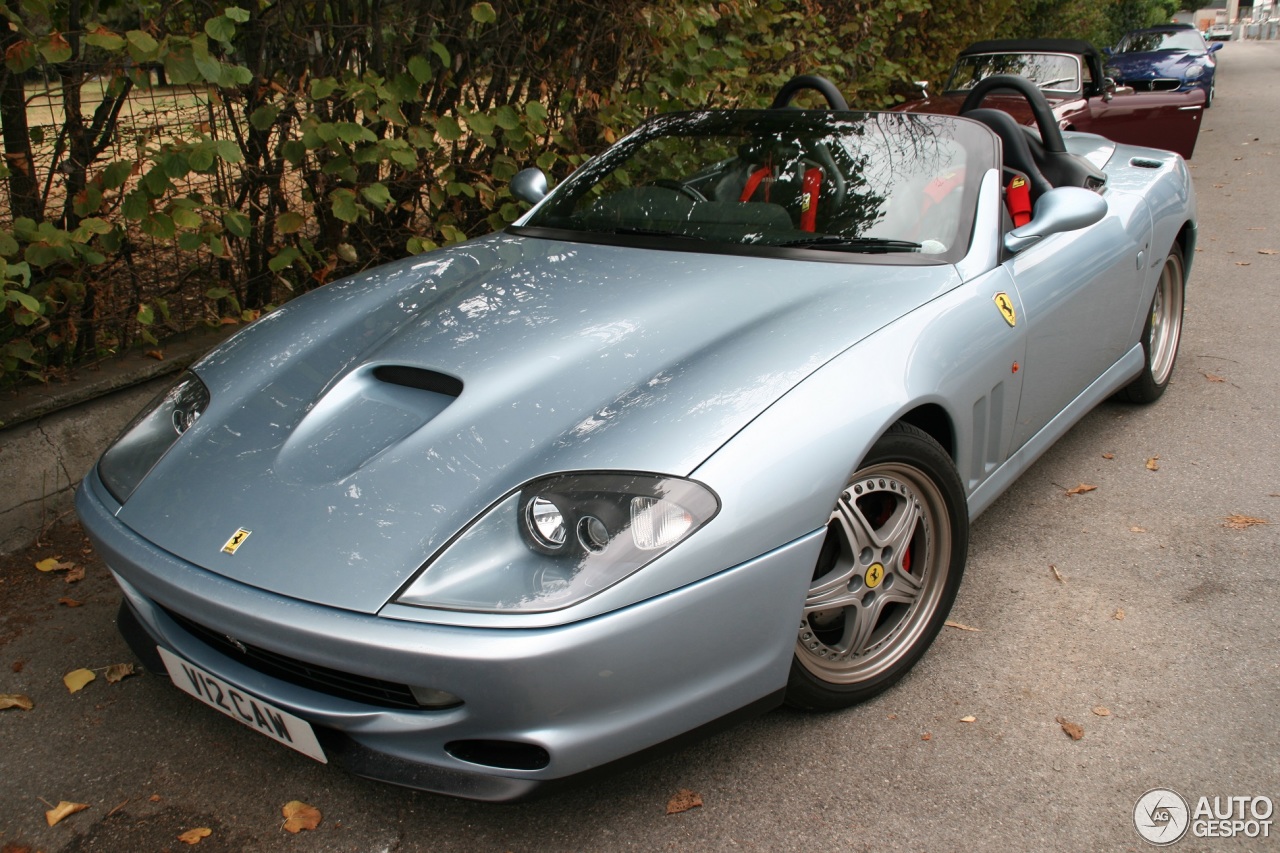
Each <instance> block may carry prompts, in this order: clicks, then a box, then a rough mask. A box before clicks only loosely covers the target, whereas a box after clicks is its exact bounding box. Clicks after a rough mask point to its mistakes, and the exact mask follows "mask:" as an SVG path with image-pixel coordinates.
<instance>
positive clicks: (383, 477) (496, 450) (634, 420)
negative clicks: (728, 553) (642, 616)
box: [118, 234, 959, 612]
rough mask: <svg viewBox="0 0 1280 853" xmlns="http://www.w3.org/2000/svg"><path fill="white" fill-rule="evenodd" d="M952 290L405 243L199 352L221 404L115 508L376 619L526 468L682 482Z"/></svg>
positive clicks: (636, 255)
mask: <svg viewBox="0 0 1280 853" xmlns="http://www.w3.org/2000/svg"><path fill="white" fill-rule="evenodd" d="M958 283H959V282H958V278H957V273H956V271H955V269H954V267H951V266H947V265H901V264H894V263H892V262H891V261H890V262H888V263H884V264H876V263H849V262H839V261H833V262H819V261H797V260H784V259H773V258H759V257H745V256H741V255H717V254H703V253H694V252H686V251H658V250H653V249H637V248H628V247H620V246H606V245H593V244H585V243H571V242H559V241H552V240H543V239H531V238H522V237H518V236H515V235H511V234H501V235H494V236H492V237H489V238H485V239H482V240H479V241H475V242H472V243H468V244H464V245H461V246H457V247H453V248H451V249H447V250H443V251H440V252H436V253H433V254H430V255H424V256H420V257H417V258H410V259H408V260H405V261H403V262H399V263H396V264H391V265H387V266H384V267H380V268H378V269H376V270H373V271H372V272H369V273H367V274H365V275H362V276H359V277H356V278H353V279H347V280H344V281H341V282H336V283H334V284H331V285H328V286H326V287H324V288H321V289H320V290H317V291H315V292H313V293H311V294H308V295H307V296H304V297H301V298H300V299H297V300H295V301H293V302H290V303H288V304H287V305H285V306H284V307H282V308H280V309H279V310H277V311H275V312H273V313H272V314H269V315H266V316H265V317H263V318H262V319H261V320H259V321H258V322H257V323H255V324H254V325H252V326H250V327H249V328H248V329H246V330H245V331H243V332H241V333H240V334H239V335H237V336H236V337H234V338H232V339H231V340H230V341H228V342H227V343H225V344H223V345H222V346H221V347H219V348H218V349H217V350H215V351H214V352H213V353H211V354H210V355H209V356H207V357H206V358H205V359H203V360H202V361H201V362H199V363H198V364H197V365H196V366H195V371H196V373H197V374H198V375H199V376H200V377H201V378H202V380H203V381H204V382H205V384H206V385H207V386H208V387H209V390H210V394H211V402H210V404H209V406H208V408H207V410H206V411H205V413H204V415H203V416H202V417H201V418H200V419H199V420H198V421H197V422H196V424H195V425H194V426H193V427H191V428H190V429H189V430H188V431H187V432H186V433H185V434H184V435H183V436H182V438H181V439H179V440H178V441H177V442H176V443H175V445H174V446H173V447H172V448H171V450H170V451H169V452H168V453H167V454H166V455H165V457H164V458H163V459H161V461H160V462H159V463H157V464H156V466H155V467H154V468H153V469H152V471H151V473H150V474H148V476H147V477H146V478H145V479H144V480H143V482H142V483H141V484H140V485H139V487H138V488H137V490H136V491H135V492H134V493H133V495H132V496H131V497H130V498H129V500H128V502H127V503H126V504H125V506H124V507H123V508H122V509H121V510H120V512H119V514H118V517H119V518H120V520H121V521H122V522H124V523H125V524H127V525H129V526H130V527H132V528H133V529H134V530H135V531H137V532H138V533H139V534H140V535H142V536H144V537H146V538H147V539H149V540H151V541H152V542H154V543H155V544H157V545H158V546H160V547H162V548H164V549H166V550H168V551H170V552H172V553H174V554H176V555H178V556H180V557H182V558H184V559H186V560H188V561H190V562H192V563H195V564H197V565H199V566H202V567H204V568H206V569H208V570H210V571H214V572H217V573H218V574H221V575H223V576H226V577H228V578H231V579H234V580H236V581H240V582H243V583H245V584H250V585H252V586H254V587H258V588H261V589H265V590H269V591H272V592H275V593H279V594H282V595H286V596H290V597H293V598H297V599H303V600H306V601H310V602H314V603H318V604H326V605H331V606H335V607H341V608H347V609H352V610H357V611H361V612H376V611H377V610H378V609H379V608H380V607H381V606H382V605H383V604H385V603H386V602H387V601H388V600H389V599H390V598H391V597H392V596H393V595H394V594H395V592H396V591H397V590H398V589H399V588H400V587H401V586H402V585H403V584H404V583H405V582H406V581H407V580H408V579H409V578H410V577H411V576H412V575H413V574H414V573H415V571H416V570H417V569H418V568H419V567H420V566H421V565H422V564H423V563H424V562H425V560H426V559H427V558H428V557H429V556H431V555H432V553H433V552H435V551H436V550H437V549H438V548H440V547H441V546H442V545H444V544H445V543H446V542H447V541H448V540H449V539H450V537H451V536H453V535H454V534H456V533H457V532H458V531H459V530H460V529H462V528H463V527H464V526H465V525H466V524H467V522H469V521H470V520H471V519H473V518H475V517H476V516H477V515H478V514H480V513H481V512H483V511H484V510H485V509H486V508H487V507H489V506H490V505H492V504H493V503H494V502H496V501H497V500H498V499H499V498H501V497H503V496H504V495H505V494H507V493H509V492H510V491H512V490H513V489H515V488H516V487H518V486H520V485H521V484H523V483H525V482H527V481H528V480H530V479H531V478H533V477H536V476H539V475H542V474H546V473H549V472H556V471H563V470H583V469H596V470H600V469H604V470H637V471H652V472H657V473H663V474H675V475H684V474H688V473H689V472H691V471H692V470H694V468H696V467H697V465H698V464H699V463H700V462H702V461H703V460H704V459H706V458H707V457H708V456H709V455H710V454H712V453H713V452H714V451H715V450H716V449H717V448H718V447H719V446H721V445H722V444H723V443H724V442H726V441H727V440H729V439H730V438H731V437H732V436H733V435H734V433H736V432H737V431H738V430H740V429H741V428H742V427H743V426H744V425H745V424H747V423H748V422H749V421H750V420H752V419H753V418H755V417H756V416H757V415H759V414H760V413H761V412H762V411H763V410H764V409H765V408H767V407H768V406H770V405H771V404H773V403H774V402H775V401H776V400H777V399H778V398H779V397H780V396H781V395H783V394H785V393H786V392H787V391H788V390H789V389H790V388H792V387H794V386H795V385H796V383H798V382H799V381H801V380H802V379H804V377H805V376H807V375H808V374H810V373H811V372H812V371H814V370H815V369H817V368H818V367H819V366H821V365H822V364H824V363H825V362H826V361H828V360H829V359H831V358H832V357H833V356H834V355H836V354H837V353H839V352H841V351H842V350H844V349H846V348H848V347H849V346H850V345H852V344H854V343H855V342H857V341H858V340H859V339H861V338H863V337H865V336H867V335H869V334H871V333H872V332H874V331H876V330H877V329H879V328H881V327H883V326H885V325H886V324H888V323H890V322H892V321H893V320H895V319H896V318H898V317H900V316H901V315H903V314H904V313H906V312H908V311H910V310H912V309H913V308H915V307H917V306H919V305H921V304H923V303H924V302H926V301H928V300H930V299H932V298H934V297H936V296H938V295H939V294H941V293H943V292H945V291H947V290H949V289H951V288H952V287H954V286H956V285H957V284H958ZM459 391H460V393H459ZM853 393H854V392H853V391H852V389H851V395H852V394H853ZM241 529H243V530H248V531H251V533H250V534H249V536H248V537H247V538H245V539H244V541H243V544H242V545H241V546H240V547H239V549H238V550H236V551H235V553H234V554H227V553H223V551H222V549H223V546H224V544H226V543H227V541H228V540H229V538H230V537H231V536H232V535H233V534H234V533H235V532H236V531H238V530H241ZM710 570H713V567H709V571H710Z"/></svg>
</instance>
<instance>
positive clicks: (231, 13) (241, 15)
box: [222, 6, 249, 24]
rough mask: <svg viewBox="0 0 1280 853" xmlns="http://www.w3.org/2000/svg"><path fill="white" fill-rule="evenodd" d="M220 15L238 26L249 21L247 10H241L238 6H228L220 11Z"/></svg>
mask: <svg viewBox="0 0 1280 853" xmlns="http://www.w3.org/2000/svg"><path fill="white" fill-rule="evenodd" d="M222 14H224V15H226V16H227V17H228V18H230V19H231V20H233V21H235V22H236V23H238V24H243V23H244V22H245V21H247V20H249V10H248V9H241V8H240V7H239V6H228V7H227V8H225V9H223V10H222Z"/></svg>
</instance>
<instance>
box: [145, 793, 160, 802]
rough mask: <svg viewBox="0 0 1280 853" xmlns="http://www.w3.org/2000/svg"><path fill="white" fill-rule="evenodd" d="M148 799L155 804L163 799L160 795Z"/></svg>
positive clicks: (153, 795)
mask: <svg viewBox="0 0 1280 853" xmlns="http://www.w3.org/2000/svg"><path fill="white" fill-rule="evenodd" d="M147 799H148V800H150V801H151V802H153V803H158V802H160V800H161V799H163V798H162V797H161V796H160V795H159V794H152V795H151V796H149V797H147Z"/></svg>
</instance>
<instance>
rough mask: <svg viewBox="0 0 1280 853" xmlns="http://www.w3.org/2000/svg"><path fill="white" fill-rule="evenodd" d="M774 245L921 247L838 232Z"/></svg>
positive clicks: (853, 249)
mask: <svg viewBox="0 0 1280 853" xmlns="http://www.w3.org/2000/svg"><path fill="white" fill-rule="evenodd" d="M774 245H777V246H784V247H788V248H797V249H832V250H835V251H837V252H841V251H850V252H915V251H918V250H919V249H921V248H922V246H921V244H920V243H913V242H912V241H910V240H885V239H882V238H880V237H841V236H840V235H839V234H823V235H821V236H815V237H807V238H805V239H803V240H790V241H788V242H786V243H776V244H774Z"/></svg>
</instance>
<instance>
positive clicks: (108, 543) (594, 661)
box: [76, 473, 823, 801]
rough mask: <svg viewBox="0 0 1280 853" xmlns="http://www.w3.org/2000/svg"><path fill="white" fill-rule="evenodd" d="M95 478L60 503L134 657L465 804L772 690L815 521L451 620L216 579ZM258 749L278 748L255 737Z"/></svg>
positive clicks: (780, 674) (664, 735) (727, 713)
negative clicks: (722, 559)
mask: <svg viewBox="0 0 1280 853" xmlns="http://www.w3.org/2000/svg"><path fill="white" fill-rule="evenodd" d="M101 489H102V486H101V483H100V482H99V481H98V479H97V476H96V473H91V474H90V475H89V476H88V477H86V478H85V481H84V483H83V484H82V485H81V487H80V490H79V491H78V493H77V497H76V508H77V511H78V512H79V514H80V517H81V520H82V522H83V524H84V528H85V530H86V531H87V532H88V534H89V536H90V538H91V539H92V540H93V542H94V544H95V546H96V547H97V549H98V551H99V553H100V554H101V555H102V557H103V558H104V560H105V561H106V562H107V564H108V566H109V567H110V568H111V570H112V572H113V573H114V574H115V576H116V579H117V581H118V582H119V583H120V587H121V589H122V590H123V592H124V595H125V603H124V606H123V607H122V619H121V628H122V631H123V633H125V634H126V637H127V639H129V641H130V644H131V645H132V646H133V647H134V649H135V651H136V652H137V653H138V654H139V656H140V657H142V658H143V660H144V661H147V662H149V663H151V665H153V666H154V665H155V664H156V663H157V660H156V658H158V655H157V654H156V653H155V648H154V647H155V646H156V645H159V646H163V647H164V648H166V649H167V650H169V651H171V652H173V653H175V654H177V655H179V656H180V657H182V658H185V659H186V660H188V661H190V662H191V663H194V664H196V665H197V666H199V667H201V668H203V669H205V670H207V671H208V672H210V673H212V674H214V675H216V676H218V677H220V678H222V679H225V680H226V681H228V682H231V683H232V684H235V685H236V686H238V687H239V688H242V689H243V690H244V691H246V692H247V693H250V694H253V695H255V696H257V697H259V698H261V699H264V700H266V701H267V702H270V703H272V704H274V705H277V706H279V707H281V708H283V709H285V710H287V711H289V712H290V713H292V714H295V715H296V716H298V717H301V718H302V719H304V720H306V721H307V722H309V723H310V724H311V725H312V726H313V727H314V728H315V730H316V734H317V738H318V739H319V740H320V743H321V745H322V746H323V747H324V750H325V753H326V755H327V756H328V758H329V760H330V761H332V762H333V763H335V764H340V765H343V766H346V767H347V768H348V769H350V770H352V771H353V772H355V773H357V774H359V775H362V776H367V777H370V778H375V779H379V780H382V781H387V782H391V783H394V784H400V785H406V786H409V787H413V788H419V789H422V790H429V791H435V792H439V793H445V794H451V795H455V796H462V797H467V798H471V799H479V800H494V801H505V800H513V799H519V798H522V797H525V796H528V795H529V794H531V793H533V792H534V791H535V790H537V789H539V788H541V787H544V786H546V785H548V784H549V783H553V782H559V781H562V780H566V779H568V778H570V777H574V776H577V775H579V774H582V773H584V772H586V771H589V770H594V769H598V768H601V767H603V766H605V765H609V764H612V763H614V762H617V761H619V760H622V759H624V758H626V757H628V756H632V755H634V754H636V753H640V752H642V751H645V750H648V749H650V748H653V747H656V746H660V745H662V744H663V743H665V742H667V741H670V740H672V739H674V738H677V737H680V736H682V735H684V734H686V733H688V732H690V731H691V730H695V729H698V728H700V727H703V726H712V725H714V724H715V723H716V722H717V721H721V720H723V719H725V718H726V717H731V716H733V715H734V714H735V713H736V712H739V711H741V710H743V709H750V710H753V711H758V710H760V709H761V708H762V707H767V706H769V705H771V704H775V703H776V702H777V700H778V699H779V698H780V696H781V691H782V689H783V688H784V687H785V685H786V680H787V673H788V671H789V667H790V662H791V657H792V653H793V649H794V644H795V630H796V625H797V624H798V615H799V613H800V609H801V605H802V603H803V598H804V594H805V591H806V589H807V586H808V580H809V577H810V574H811V572H812V566H813V565H814V563H815V561H816V559H817V553H818V550H819V548H820V547H821V543H822V538H823V537H822V533H823V531H815V532H814V533H812V534H810V535H808V536H805V537H802V538H801V539H798V540H796V541H794V542H792V543H789V544H787V545H785V546H783V547H781V548H779V549H777V550H775V551H772V552H770V553H768V554H765V555H762V556H761V557H758V558H756V559H754V560H751V561H748V562H746V563H743V564H741V565H739V566H736V567H734V568H731V569H728V570H726V571H723V572H720V573H719V574H717V575H714V576H713V577H710V578H707V579H705V580H702V581H700V582H698V583H695V584H691V585H689V586H686V587H683V588H681V589H677V590H674V591H672V592H670V593H667V594H665V595H662V596H658V597H656V598H653V599H649V600H647V601H644V602H641V603H639V604H636V605H634V606H632V607H628V608H624V609H622V610H618V611H614V612H611V613H608V614H605V615H603V616H600V617H597V618H594V619H588V620H584V621H581V622H577V623H573V624H569V625H564V626H560V627H556V628H542V629H509V630H504V629H494V628H462V627H457V626H443V625H433V624H423V623H418V622H407V621H401V620H397V619H390V618H386V617H381V616H374V615H366V614H361V613H355V612H351V611H344V610H339V609H336V608H331V607H323V606H320V605H315V604H309V603H306V602H302V601H298V600H295V599H289V598H285V597H283V596H279V595H274V594H271V593H266V592H263V591H261V590H258V589H255V588H253V587H250V586H246V585H244V584H241V583H237V582H235V581H231V580H228V579H226V578H223V577H221V576H219V575H216V574H213V573H212V572H209V571H206V570H204V569H201V568H198V567H196V566H194V565H192V564H190V563H187V562H185V561H183V560H181V559H179V558H178V557H176V556H174V555H173V554H170V553H168V552H166V551H163V550H161V549H159V548H157V547H155V546H154V545H152V544H151V543H150V542H148V541H146V540H144V539H142V538H141V537H139V536H137V535H136V534H135V533H134V532H133V531H132V530H130V529H129V528H127V527H125V526H124V525H123V524H121V523H120V522H119V521H118V520H116V518H115V517H114V516H113V515H112V513H111V510H110V509H109V508H108V504H107V503H105V502H104V501H103V500H102V498H101V494H102V493H101ZM302 570H305V568H300V571H302ZM352 582H353V583H358V582H359V579H358V578H353V579H352ZM183 622H185V623H186V625H187V626H188V627H189V626H190V624H191V623H196V624H198V625H199V626H201V627H203V628H205V629H208V631H210V632H216V633H217V634H219V635H223V636H227V637H229V638H234V641H236V642H238V643H241V644H247V645H251V646H253V647H256V648H261V649H264V650H267V651H268V652H270V653H273V654H276V655H280V656H284V657H287V658H289V659H293V660H297V661H300V662H302V663H304V664H310V665H314V666H317V667H325V668H329V669H332V670H338V671H343V672H349V673H353V674H356V675H359V676H360V677H362V678H367V679H380V680H385V681H389V682H397V683H402V684H405V683H407V684H412V685H416V686H419V687H428V688H434V689H437V690H444V691H448V692H449V693H453V694H455V695H456V696H458V697H461V699H462V700H463V704H462V705H460V706H457V707H453V708H447V709H443V710H425V709H423V710H417V709H406V708H388V707H380V706H378V705H374V704H369V703H366V702H361V701H358V700H356V699H353V698H350V696H343V695H334V694H333V693H330V692H326V691H322V690H319V689H312V688H309V687H304V686H300V685H299V684H297V683H290V682H289V681H285V680H282V679H280V678H277V677H273V676H271V675H268V674H265V673H264V672H262V671H260V670H259V669H257V668H254V667H253V666H250V665H246V664H245V663H244V662H242V661H240V660H237V659H234V658H233V657H231V656H228V655H226V654H223V653H221V652H220V651H219V650H218V648H217V647H216V646H215V645H214V644H210V643H208V642H206V641H204V640H202V639H201V638H200V637H198V636H197V635H196V634H194V633H193V632H192V631H190V630H188V629H187V627H184V624H182V623H183ZM159 671H163V668H162V667H161V668H160V670H159ZM211 713H212V712H211ZM460 744H461V745H464V746H463V747H462V748H460V747H459V745H460ZM468 744H499V745H502V744H507V745H510V746H512V747H514V748H515V750H516V753H517V754H520V750H522V749H523V750H528V749H535V750H537V751H538V752H539V753H542V752H543V751H545V755H546V757H547V758H546V761H545V762H544V766H541V767H537V768H535V769H522V768H521V767H518V766H516V767H513V766H503V764H504V763H515V764H519V763H520V762H519V761H516V762H505V760H504V759H503V758H502V757H501V756H503V755H504V754H506V753H504V752H503V750H502V749H501V748H499V749H497V750H496V751H484V750H480V751H477V750H475V749H470V748H467V747H466V746H465V745H468ZM263 748H264V749H274V748H279V747H277V746H276V745H275V744H272V743H269V742H268V741H267V740H266V739H265V738H264V739H263ZM523 754H527V753H523ZM459 755H463V756H465V758H460V757H459Z"/></svg>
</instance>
